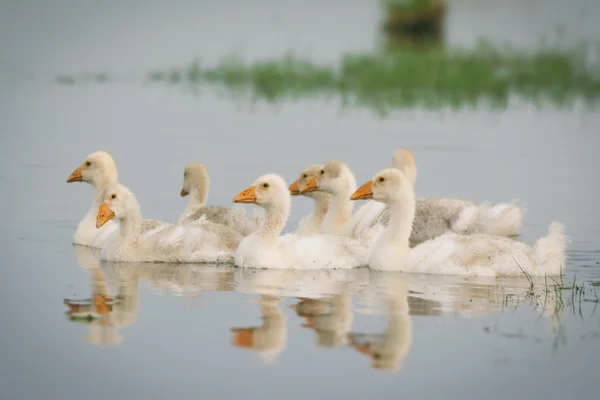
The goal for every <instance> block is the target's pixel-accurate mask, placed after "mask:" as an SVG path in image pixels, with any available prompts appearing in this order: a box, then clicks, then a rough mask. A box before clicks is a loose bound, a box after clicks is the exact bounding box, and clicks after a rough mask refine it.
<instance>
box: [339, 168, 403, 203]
mask: <svg viewBox="0 0 600 400" xmlns="http://www.w3.org/2000/svg"><path fill="white" fill-rule="evenodd" d="M411 197H413V198H414V192H413V189H412V184H411V182H410V180H409V179H408V178H407V177H406V176H405V175H404V174H403V173H402V172H401V171H399V170H398V169H396V168H386V169H383V170H381V171H379V172H378V173H377V175H375V176H374V177H373V179H371V180H370V181H368V182H366V183H365V184H364V185H362V186H361V187H359V188H358V189H356V191H355V192H354V193H353V194H352V196H351V197H350V200H368V199H373V200H375V201H378V202H380V203H385V204H398V203H402V202H404V201H406V200H407V199H409V198H411Z"/></svg>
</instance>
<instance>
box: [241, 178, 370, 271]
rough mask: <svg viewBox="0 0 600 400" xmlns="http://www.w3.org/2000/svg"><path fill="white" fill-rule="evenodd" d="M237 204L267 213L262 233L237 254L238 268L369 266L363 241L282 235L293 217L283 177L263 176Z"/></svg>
mask: <svg viewBox="0 0 600 400" xmlns="http://www.w3.org/2000/svg"><path fill="white" fill-rule="evenodd" d="M233 201H234V202H236V203H253V204H256V205H258V206H259V207H262V208H263V209H264V210H265V220H264V221H263V223H262V224H261V226H260V228H259V229H258V231H256V232H255V233H253V234H251V235H250V236H247V237H245V238H244V239H243V240H242V242H241V243H240V246H239V247H238V249H237V251H236V253H235V265H236V266H238V267H249V268H275V269H277V268H281V269H285V268H289V269H336V268H355V267H359V266H363V265H366V264H367V261H368V251H367V248H366V246H364V245H362V244H361V243H360V242H358V241H356V240H353V239H350V238H347V237H341V236H332V235H323V234H317V235H312V236H298V235H296V234H287V235H284V236H280V234H281V231H282V230H283V227H284V226H285V224H286V221H287V219H288V217H289V214H290V203H291V196H290V193H289V190H288V186H287V185H286V184H285V182H284V180H283V178H281V177H280V176H278V175H275V174H267V175H263V176H261V177H259V178H258V179H257V180H256V181H255V182H254V183H253V184H252V186H250V187H248V188H247V189H245V190H243V191H242V192H240V193H239V194H238V195H237V196H236V197H235V198H234V199H233Z"/></svg>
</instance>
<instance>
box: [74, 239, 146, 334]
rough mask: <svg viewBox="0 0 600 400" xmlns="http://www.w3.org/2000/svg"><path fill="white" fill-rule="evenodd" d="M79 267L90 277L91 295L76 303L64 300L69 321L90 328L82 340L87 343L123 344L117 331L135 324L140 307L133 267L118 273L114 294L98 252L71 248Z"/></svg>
mask: <svg viewBox="0 0 600 400" xmlns="http://www.w3.org/2000/svg"><path fill="white" fill-rule="evenodd" d="M74 250H75V256H76V258H77V261H78V263H79V265H80V266H81V267H83V268H85V269H86V270H87V271H88V272H89V274H90V280H91V286H92V295H91V298H90V299H87V300H83V301H78V300H74V299H65V300H64V303H65V305H66V306H67V307H68V308H69V310H68V311H67V315H68V316H69V317H70V319H71V320H72V321H76V322H83V323H86V324H87V325H88V326H89V333H88V334H87V335H86V336H85V339H84V340H86V341H87V342H89V343H93V344H101V345H114V344H119V343H120V342H121V341H122V337H121V336H120V335H119V334H118V330H119V329H121V328H125V327H128V326H131V325H133V324H134V323H135V317H136V314H137V311H138V308H139V303H138V277H137V275H136V272H137V271H136V269H135V268H133V267H132V265H129V266H124V267H123V268H121V269H119V271H118V279H117V281H116V285H115V286H116V291H115V293H116V295H115V296H112V295H111V294H110V291H109V288H108V286H109V285H108V283H107V277H106V275H105V273H104V271H103V270H102V269H101V268H100V265H99V262H98V250H97V249H92V248H89V247H83V246H74Z"/></svg>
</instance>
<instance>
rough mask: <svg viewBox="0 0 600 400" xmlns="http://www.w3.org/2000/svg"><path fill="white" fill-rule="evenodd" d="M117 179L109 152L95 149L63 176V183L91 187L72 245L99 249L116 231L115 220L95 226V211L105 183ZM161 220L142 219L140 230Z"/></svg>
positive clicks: (156, 224) (110, 183) (115, 169)
mask: <svg viewBox="0 0 600 400" xmlns="http://www.w3.org/2000/svg"><path fill="white" fill-rule="evenodd" d="M118 181H119V171H118V170H117V164H115V161H114V160H113V158H112V157H111V155H110V154H108V153H107V152H104V151H96V152H95V153H92V154H90V155H89V156H87V157H86V158H85V160H84V161H83V163H81V165H80V166H79V167H77V168H76V169H75V170H74V171H73V172H72V173H71V175H70V176H69V178H68V179H67V183H72V182H85V183H87V184H90V185H92V187H93V188H94V200H93V201H92V207H91V208H90V210H89V211H88V212H87V214H86V215H85V216H84V217H83V219H82V220H81V221H80V222H79V225H77V230H76V231H75V236H74V237H73V244H78V245H81V246H89V247H94V248H102V246H103V245H104V244H106V242H107V240H108V238H109V237H110V236H111V235H112V234H113V233H115V232H117V230H118V226H117V224H116V223H115V222H112V221H111V222H109V223H107V224H106V225H104V226H103V227H102V228H100V229H96V214H97V213H98V207H100V203H102V199H101V196H102V192H103V191H104V189H105V188H106V187H107V186H108V185H112V184H115V183H117V182H118ZM160 224H161V223H160V222H159V221H154V220H144V221H142V231H146V230H150V229H154V228H156V227H157V226H159V225H160Z"/></svg>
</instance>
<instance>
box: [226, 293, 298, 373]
mask: <svg viewBox="0 0 600 400" xmlns="http://www.w3.org/2000/svg"><path fill="white" fill-rule="evenodd" d="M280 302H281V299H280V298H278V297H276V296H269V295H261V296H260V300H259V301H258V304H259V305H260V314H261V316H262V321H263V323H262V325H261V326H259V327H250V328H232V329H231V332H232V333H233V345H234V346H237V347H241V348H245V349H251V350H253V351H255V352H256V353H257V354H258V355H260V357H261V358H262V359H263V361H265V362H272V361H274V360H275V358H276V357H277V355H278V354H279V353H280V352H281V351H282V350H283V349H284V348H285V346H286V340H287V318H286V317H285V315H284V314H283V312H282V310H281V307H280V304H279V303H280Z"/></svg>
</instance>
